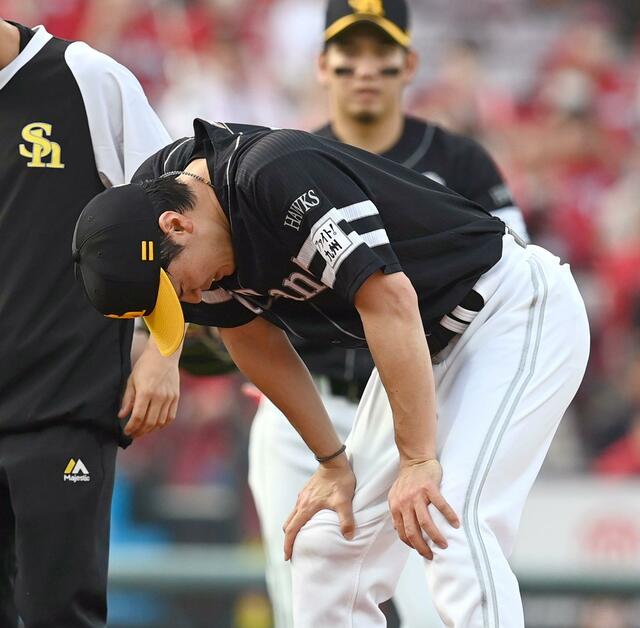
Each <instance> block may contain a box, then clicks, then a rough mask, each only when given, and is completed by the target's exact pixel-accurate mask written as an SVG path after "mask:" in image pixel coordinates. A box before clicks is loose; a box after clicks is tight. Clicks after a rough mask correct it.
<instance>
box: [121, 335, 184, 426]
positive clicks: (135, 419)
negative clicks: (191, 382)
mask: <svg viewBox="0 0 640 628" xmlns="http://www.w3.org/2000/svg"><path fill="white" fill-rule="evenodd" d="M179 354H180V352H179V351H178V352H176V354H174V355H173V356H170V357H168V358H165V357H163V356H162V355H161V354H160V352H159V351H158V349H157V348H156V347H155V344H154V343H153V341H149V343H148V344H147V347H146V348H145V350H144V351H143V353H142V355H141V356H140V357H139V358H138V360H137V362H136V364H135V366H134V367H133V370H132V371H131V375H130V376H129V380H128V381H127V387H126V390H125V393H124V396H123V398H122V406H121V407H120V411H119V412H118V418H120V419H126V418H127V416H129V415H131V416H130V418H129V421H128V422H127V425H126V427H125V429H124V432H125V434H127V435H128V436H131V437H133V438H138V437H139V436H142V435H143V434H147V433H148V432H151V431H153V430H155V429H159V428H162V427H166V426H167V425H169V423H171V422H172V421H173V420H174V419H175V418H176V411H177V409H178V399H179V398H180V375H179V371H178V360H179V357H180V355H179Z"/></svg>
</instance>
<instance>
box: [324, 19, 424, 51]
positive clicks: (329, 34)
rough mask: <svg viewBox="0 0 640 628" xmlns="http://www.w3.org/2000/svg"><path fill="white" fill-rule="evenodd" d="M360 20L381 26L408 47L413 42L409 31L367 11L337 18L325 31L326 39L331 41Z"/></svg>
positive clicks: (390, 35)
mask: <svg viewBox="0 0 640 628" xmlns="http://www.w3.org/2000/svg"><path fill="white" fill-rule="evenodd" d="M358 22H371V23H372V24H375V25H376V26H379V27H380V28H381V29H382V30H383V31H384V32H385V33H387V35H389V37H391V39H393V40H394V41H395V42H397V43H399V44H400V45H401V46H404V47H405V48H408V47H409V46H410V44H411V36H410V35H409V33H406V32H405V31H403V30H402V29H401V28H399V27H398V26H396V25H395V24H394V23H393V22H392V21H390V20H388V19H386V18H384V17H380V16H379V15H369V14H367V13H356V14H352V15H345V16H344V17H341V18H340V19H338V20H336V21H335V22H334V23H333V24H331V26H329V28H327V29H326V30H325V31H324V40H325V41H329V40H330V39H331V38H333V37H335V36H336V35H338V34H339V33H341V32H342V31H343V30H345V29H346V28H349V26H352V25H353V24H357V23H358Z"/></svg>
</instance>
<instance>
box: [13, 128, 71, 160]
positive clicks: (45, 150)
mask: <svg viewBox="0 0 640 628" xmlns="http://www.w3.org/2000/svg"><path fill="white" fill-rule="evenodd" d="M51 130H52V127H51V125H50V124H48V123H46V122H32V123H31V124H27V126H25V127H24V128H23V129H22V139H23V140H24V141H25V143H24V144H20V146H19V149H20V154H21V155H22V156H23V157H27V158H28V159H30V160H31V161H29V162H27V167H29V168H64V164H63V163H62V161H61V160H60V155H61V151H60V144H58V143H57V142H51V141H50V140H48V139H47V137H50V136H51ZM45 136H46V137H45ZM29 145H30V146H29ZM45 158H48V161H47V162H45V161H43V160H44V159H45Z"/></svg>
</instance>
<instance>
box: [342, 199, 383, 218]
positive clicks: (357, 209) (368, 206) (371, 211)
mask: <svg viewBox="0 0 640 628" xmlns="http://www.w3.org/2000/svg"><path fill="white" fill-rule="evenodd" d="M338 211H339V212H340V213H341V214H342V217H343V218H344V219H345V220H347V221H349V222H351V221H352V220H358V218H364V217H366V216H375V215H377V214H378V208H377V207H376V206H375V205H374V204H373V203H372V202H371V201H368V200H367V201H360V202H359V203H353V205H346V206H345V207H340V208H338Z"/></svg>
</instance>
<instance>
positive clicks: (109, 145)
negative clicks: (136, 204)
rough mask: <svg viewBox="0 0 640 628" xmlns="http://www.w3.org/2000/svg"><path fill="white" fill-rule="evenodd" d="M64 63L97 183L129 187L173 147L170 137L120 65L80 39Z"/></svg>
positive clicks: (68, 53)
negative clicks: (78, 98) (143, 167)
mask: <svg viewBox="0 0 640 628" xmlns="http://www.w3.org/2000/svg"><path fill="white" fill-rule="evenodd" d="M39 28H42V27H39ZM42 30H44V29H42ZM45 32H46V31H45ZM37 36H38V35H36V37H37ZM65 60H66V62H67V65H68V66H69V69H70V70H71V72H72V73H73V76H74V77H75V79H76V82H77V83H78V87H79V89H80V93H81V94H82V100H83V101H84V104H85V110H86V112H87V119H88V121H89V132H90V133H91V144H92V145H93V154H94V156H95V160H96V166H97V168H98V175H99V176H100V180H101V181H102V183H103V184H104V186H105V187H111V186H113V185H122V184H123V183H129V181H131V177H132V176H133V173H134V172H135V171H136V170H137V169H138V167H139V166H140V164H141V163H142V162H143V161H144V160H145V159H146V158H147V157H149V155H151V154H153V153H154V152H155V151H157V150H159V149H160V148H162V147H163V146H166V145H167V144H169V143H171V138H170V137H169V134H168V133H167V131H166V130H165V128H164V127H163V126H162V123H161V122H160V119H159V118H158V116H157V115H156V112H155V111H154V110H153V109H152V108H151V106H150V105H149V101H148V100H147V97H146V95H145V93H144V91H143V90H142V87H141V85H140V83H139V82H138V80H137V79H136V77H135V76H134V75H133V74H132V73H131V72H130V71H129V70H128V69H127V68H125V67H124V66H123V65H120V64H119V63H118V62H117V61H114V60H113V59H112V58H111V57H109V56H107V55H105V54H103V53H102V52H98V51H97V50H94V49H93V48H91V46H88V45H87V44H85V43H84V42H82V41H75V42H73V43H72V44H70V45H69V46H68V48H67V49H66V51H65Z"/></svg>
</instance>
